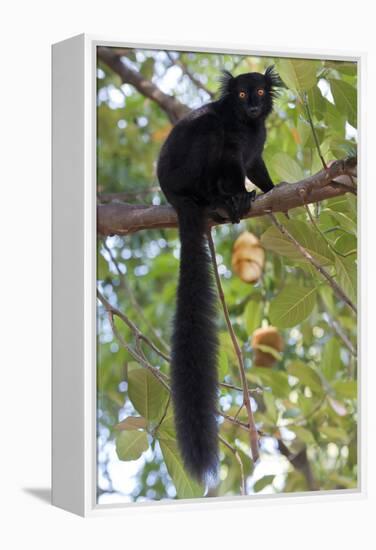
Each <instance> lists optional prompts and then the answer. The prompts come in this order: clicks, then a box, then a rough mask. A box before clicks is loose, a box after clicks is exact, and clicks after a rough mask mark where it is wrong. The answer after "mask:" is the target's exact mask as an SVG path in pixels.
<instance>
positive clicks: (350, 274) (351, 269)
mask: <svg viewBox="0 0 376 550" xmlns="http://www.w3.org/2000/svg"><path fill="white" fill-rule="evenodd" d="M335 266H336V272H337V281H338V284H339V286H340V287H341V288H342V290H343V291H344V293H345V294H346V295H347V296H348V297H349V298H350V300H351V301H352V302H356V294H357V290H356V286H357V284H356V283H357V266H356V262H355V259H354V256H349V257H347V258H343V257H342V256H338V255H337V256H336V261H335Z"/></svg>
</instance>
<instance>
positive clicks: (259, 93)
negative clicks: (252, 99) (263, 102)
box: [257, 88, 265, 96]
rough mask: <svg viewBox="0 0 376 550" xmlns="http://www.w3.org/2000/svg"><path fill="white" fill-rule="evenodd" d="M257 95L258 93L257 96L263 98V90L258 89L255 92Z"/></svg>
mask: <svg viewBox="0 0 376 550" xmlns="http://www.w3.org/2000/svg"><path fill="white" fill-rule="evenodd" d="M257 93H258V95H259V96H263V95H264V94H265V90H263V89H262V88H259V89H258V90H257Z"/></svg>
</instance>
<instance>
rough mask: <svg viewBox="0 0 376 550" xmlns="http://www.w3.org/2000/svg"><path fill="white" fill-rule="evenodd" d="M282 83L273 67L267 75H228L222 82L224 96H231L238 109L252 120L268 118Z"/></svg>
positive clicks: (269, 68)
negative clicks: (277, 89)
mask: <svg viewBox="0 0 376 550" xmlns="http://www.w3.org/2000/svg"><path fill="white" fill-rule="evenodd" d="M280 85H281V82H280V79H279V76H278V75H277V73H276V72H275V71H274V70H273V67H268V68H267V69H266V71H265V74H261V73H246V74H241V75H239V76H237V77H235V78H234V77H233V76H232V75H230V74H229V73H226V74H225V75H224V77H223V80H222V95H231V97H232V98H233V100H234V102H235V105H236V106H237V108H239V109H241V111H242V112H244V113H245V115H246V116H247V117H248V118H250V119H257V118H259V117H265V116H267V115H268V114H269V113H270V112H271V111H272V109H273V99H274V97H275V95H276V87H278V86H280Z"/></svg>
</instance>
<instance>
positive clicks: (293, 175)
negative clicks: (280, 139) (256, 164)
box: [272, 153, 304, 183]
mask: <svg viewBox="0 0 376 550" xmlns="http://www.w3.org/2000/svg"><path fill="white" fill-rule="evenodd" d="M272 164H273V169H274V171H275V172H276V174H277V175H278V176H279V177H280V178H281V181H288V182H289V183H295V182H296V181H300V180H302V179H303V178H304V171H303V169H302V168H301V167H300V166H299V164H298V163H297V162H296V161H295V160H294V159H293V158H291V156H290V155H288V154H287V153H277V154H275V155H273V158H272Z"/></svg>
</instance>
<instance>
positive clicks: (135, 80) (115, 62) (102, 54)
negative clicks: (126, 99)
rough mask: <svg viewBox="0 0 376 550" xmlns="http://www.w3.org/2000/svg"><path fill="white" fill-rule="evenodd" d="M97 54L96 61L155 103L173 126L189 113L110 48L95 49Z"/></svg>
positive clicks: (174, 98) (187, 109) (182, 105)
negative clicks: (102, 63)
mask: <svg viewBox="0 0 376 550" xmlns="http://www.w3.org/2000/svg"><path fill="white" fill-rule="evenodd" d="M97 54H98V59H100V60H101V61H103V62H104V63H105V64H106V65H108V67H110V68H111V69H112V70H113V71H114V72H115V73H116V74H118V75H119V76H120V78H121V80H122V82H123V83H124V84H125V83H126V84H131V85H132V86H134V87H135V88H136V90H138V91H139V92H140V93H141V94H142V95H144V96H145V97H148V98H149V99H152V100H153V101H155V102H156V103H157V104H158V105H159V106H160V107H161V109H163V110H164V111H165V112H166V113H167V115H168V117H169V119H170V121H171V122H172V123H173V124H174V123H175V122H177V121H178V120H179V119H180V118H182V117H183V116H184V115H186V114H187V113H189V111H190V109H189V107H187V106H186V105H184V104H183V103H181V102H180V101H179V100H178V99H176V97H173V96H171V95H168V94H165V93H164V92H162V90H160V89H159V88H158V86H156V85H155V84H154V82H151V81H150V80H147V79H146V78H144V77H143V76H142V74H141V73H139V72H137V71H135V70H134V69H131V68H130V67H128V66H127V65H126V64H125V63H123V61H122V60H121V57H120V56H119V54H118V53H114V52H113V50H112V48H106V47H104V46H102V47H100V48H98V49H97Z"/></svg>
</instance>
